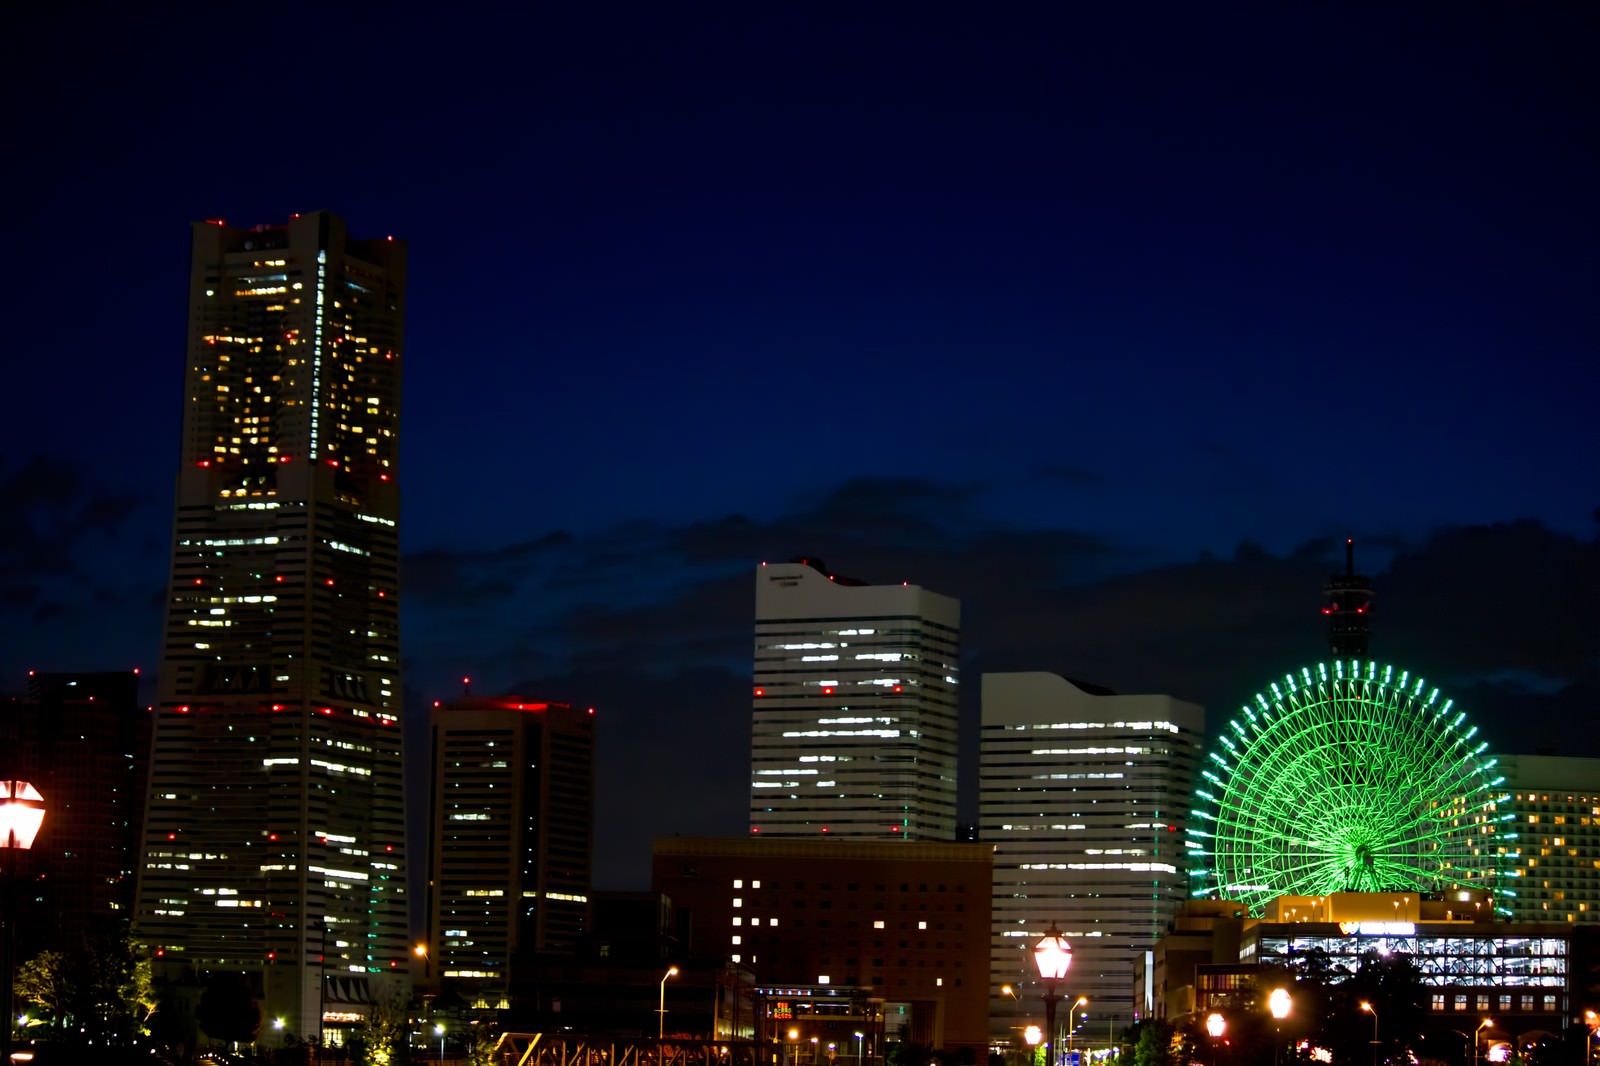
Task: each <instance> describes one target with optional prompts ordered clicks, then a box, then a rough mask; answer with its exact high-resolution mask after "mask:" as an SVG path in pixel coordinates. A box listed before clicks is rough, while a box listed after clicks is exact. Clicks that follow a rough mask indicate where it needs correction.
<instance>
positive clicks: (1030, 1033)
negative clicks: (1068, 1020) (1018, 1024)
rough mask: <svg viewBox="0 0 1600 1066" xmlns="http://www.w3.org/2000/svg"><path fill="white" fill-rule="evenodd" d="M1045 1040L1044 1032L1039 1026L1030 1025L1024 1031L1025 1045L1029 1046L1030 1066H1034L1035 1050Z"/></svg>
mask: <svg viewBox="0 0 1600 1066" xmlns="http://www.w3.org/2000/svg"><path fill="white" fill-rule="evenodd" d="M1043 1038H1044V1030H1043V1029H1040V1028H1039V1027H1038V1026H1037V1025H1030V1026H1028V1027H1027V1028H1026V1029H1024V1030H1022V1040H1023V1043H1025V1044H1027V1045H1028V1066H1034V1062H1033V1049H1034V1048H1036V1047H1038V1046H1039V1041H1040V1040H1041V1039H1043Z"/></svg>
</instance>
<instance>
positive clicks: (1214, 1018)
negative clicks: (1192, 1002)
mask: <svg viewBox="0 0 1600 1066" xmlns="http://www.w3.org/2000/svg"><path fill="white" fill-rule="evenodd" d="M1227 1031H1228V1019H1226V1018H1224V1017H1223V1016H1222V1015H1220V1014H1218V1013H1216V1012H1215V1011H1213V1012H1212V1013H1210V1014H1208V1015H1206V1032H1208V1033H1210V1034H1211V1066H1217V1041H1218V1040H1221V1039H1222V1034H1223V1033H1225V1032H1227Z"/></svg>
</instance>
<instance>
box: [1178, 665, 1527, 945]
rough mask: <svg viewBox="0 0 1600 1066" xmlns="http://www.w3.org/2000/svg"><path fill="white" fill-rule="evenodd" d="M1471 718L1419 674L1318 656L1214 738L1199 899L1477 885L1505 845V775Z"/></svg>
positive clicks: (1199, 831) (1495, 884)
mask: <svg viewBox="0 0 1600 1066" xmlns="http://www.w3.org/2000/svg"><path fill="white" fill-rule="evenodd" d="M1476 735H1477V727H1475V726H1468V725H1467V723H1466V715H1465V714H1463V713H1462V712H1459V711H1455V710H1452V709H1451V702H1450V701H1449V700H1447V699H1441V698H1440V696H1439V691H1438V690H1437V689H1434V688H1429V687H1428V686H1427V685H1426V684H1425V683H1424V682H1423V680H1422V679H1421V678H1413V677H1412V676H1411V675H1409V674H1407V673H1405V672H1403V671H1396V670H1395V669H1394V668H1393V667H1389V666H1381V665H1379V664H1377V663H1371V662H1367V663H1362V662H1357V661H1339V662H1329V663H1319V664H1317V665H1315V666H1312V667H1307V668H1305V669H1302V670H1301V671H1300V673H1299V674H1298V675H1296V674H1289V675H1286V676H1285V677H1284V678H1283V679H1282V680H1280V681H1278V682H1275V683H1274V684H1272V685H1270V686H1268V689H1267V691H1265V692H1261V693H1258V694H1257V695H1256V697H1255V699H1254V700H1253V701H1252V702H1251V703H1250V704H1247V705H1246V706H1245V707H1243V708H1242V709H1241V710H1240V711H1239V713H1238V714H1237V715H1236V716H1235V717H1234V718H1233V720H1232V721H1230V722H1228V723H1227V725H1226V726H1225V727H1224V728H1223V729H1221V730H1220V731H1219V733H1218V734H1217V735H1216V738H1215V741H1214V743H1213V745H1212V747H1211V750H1210V751H1209V752H1208V753H1207V756H1206V759H1205V762H1204V763H1203V764H1202V767H1201V770H1200V781H1199V787H1198V788H1197V789H1196V790H1195V805H1194V811H1193V817H1192V818H1191V819H1190V830H1189V835H1188V838H1187V840H1186V846H1187V848H1188V851H1189V862H1190V878H1191V888H1192V890H1193V894H1194V895H1196V896H1218V897H1220V898H1223V899H1233V900H1238V901H1240V902H1242V903H1245V904H1247V905H1248V906H1249V907H1250V910H1251V911H1252V912H1253V913H1260V911H1261V908H1262V906H1263V905H1264V904H1265V903H1266V902H1267V901H1268V900H1270V899H1273V898H1275V897H1277V896H1284V895H1299V896H1315V895H1325V894H1327V893H1330V892H1349V891H1355V892H1429V891H1442V890H1445V889H1449V888H1477V889H1487V890H1489V891H1491V892H1494V893H1495V896H1496V898H1498V897H1499V896H1500V885H1499V871H1500V868H1501V866H1502V864H1503V863H1504V862H1506V861H1507V855H1506V854H1505V853H1506V852H1507V851H1510V850H1512V849H1513V848H1514V845H1515V842H1514V834H1512V833H1510V832H1509V830H1510V829H1511V826H1509V825H1505V828H1504V830H1502V825H1504V823H1506V822H1508V821H1509V820H1510V819H1512V818H1513V817H1514V815H1512V814H1511V813H1509V812H1508V811H1507V810H1506V802H1505V801H1506V800H1507V799H1509V797H1508V796H1506V795H1505V794H1504V793H1503V792H1502V791H1501V786H1502V784H1503V782H1504V778H1503V777H1501V776H1500V775H1499V774H1498V773H1497V772H1496V771H1495V761H1494V759H1493V758H1492V757H1491V756H1488V755H1486V754H1485V751H1486V750H1487V748H1488V744H1487V743H1486V742H1484V741H1480V740H1476V739H1475V738H1476Z"/></svg>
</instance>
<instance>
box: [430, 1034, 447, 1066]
mask: <svg viewBox="0 0 1600 1066" xmlns="http://www.w3.org/2000/svg"><path fill="white" fill-rule="evenodd" d="M433 1035H434V1036H436V1037H438V1038H439V1066H444V1026H443V1024H435V1025H434V1027H433Z"/></svg>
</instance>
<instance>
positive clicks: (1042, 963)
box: [1033, 922, 1072, 1066]
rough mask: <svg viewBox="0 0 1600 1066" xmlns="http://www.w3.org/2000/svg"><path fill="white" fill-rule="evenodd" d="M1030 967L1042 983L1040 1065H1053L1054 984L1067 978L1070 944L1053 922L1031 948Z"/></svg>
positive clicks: (1055, 994)
mask: <svg viewBox="0 0 1600 1066" xmlns="http://www.w3.org/2000/svg"><path fill="white" fill-rule="evenodd" d="M1033 964H1034V965H1035V966H1036V967H1038V969H1039V979H1040V980H1042V981H1043V982H1044V997H1043V999H1044V1047H1045V1055H1044V1063H1045V1066H1056V1061H1055V1054H1056V1004H1057V1003H1059V1002H1061V997H1060V996H1059V995H1058V994H1057V993H1056V982H1057V981H1059V980H1061V979H1062V978H1063V977H1065V976H1067V969H1068V968H1069V967H1071V965H1072V945H1071V944H1069V943H1067V939H1066V937H1064V936H1062V935H1061V930H1059V929H1057V928H1056V923H1055V922H1051V923H1050V929H1049V931H1048V932H1047V933H1045V935H1044V936H1043V937H1042V938H1040V940H1039V942H1038V943H1037V944H1035V945H1034V946H1033ZM1068 1013H1069V1014H1070V1013H1071V1012H1070V1011H1069V1012H1068Z"/></svg>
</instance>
